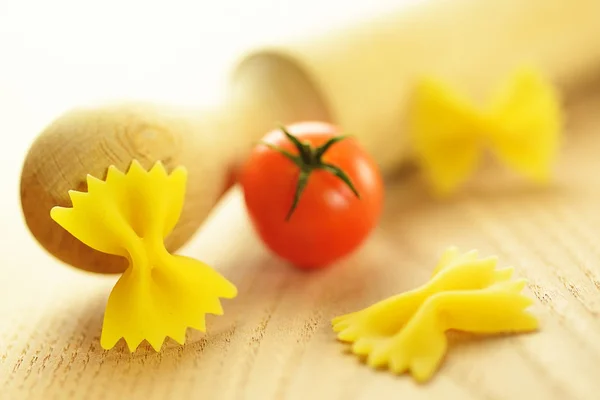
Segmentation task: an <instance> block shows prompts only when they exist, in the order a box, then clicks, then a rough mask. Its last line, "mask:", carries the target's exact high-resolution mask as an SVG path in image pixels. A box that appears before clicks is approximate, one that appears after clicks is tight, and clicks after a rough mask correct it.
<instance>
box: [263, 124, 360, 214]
mask: <svg viewBox="0 0 600 400" xmlns="http://www.w3.org/2000/svg"><path fill="white" fill-rule="evenodd" d="M280 129H281V130H282V132H283V133H284V134H285V136H286V137H287V138H288V139H289V140H290V142H292V144H293V145H294V146H295V147H296V149H297V150H298V155H294V154H292V153H290V152H288V151H287V150H285V149H282V148H281V147H279V146H276V145H273V144H271V143H266V142H264V141H263V142H262V143H263V144H264V145H266V146H267V147H269V148H270V149H272V150H274V151H277V152H278V153H280V154H282V155H283V156H285V157H286V158H287V159H289V160H290V161H291V162H293V163H294V164H295V165H296V166H297V167H298V168H299V169H300V172H299V175H298V183H297V184H296V191H295V193H294V199H293V202H292V206H291V207H290V210H289V211H288V213H287V215H286V218H285V219H286V221H289V220H290V218H291V217H292V214H293V213H294V211H295V210H296V208H297V206H298V203H299V202H300V198H301V196H302V193H303V191H304V189H305V188H306V185H307V184H308V179H309V177H310V175H311V173H312V172H313V171H314V170H318V169H320V170H323V171H327V172H329V173H330V174H332V175H334V176H336V177H337V178H339V179H341V180H342V181H343V182H344V183H345V184H346V186H348V188H350V190H351V191H352V193H354V195H355V196H356V197H357V198H359V199H360V193H358V190H356V187H355V186H354V184H353V183H352V180H351V179H350V177H349V176H348V175H347V174H346V173H345V172H344V171H343V170H342V169H341V168H339V167H337V166H335V165H332V164H329V163H326V162H323V160H322V158H323V156H324V155H325V153H326V152H327V150H329V149H330V148H331V146H333V145H334V144H336V143H337V142H339V141H341V140H344V139H345V138H347V137H348V136H347V135H340V136H335V137H332V138H331V139H329V140H328V141H327V142H325V143H324V144H322V145H321V146H319V147H313V146H311V144H310V143H308V142H305V143H303V142H301V141H300V140H299V139H298V138H297V137H296V136H294V135H292V134H291V133H290V132H289V131H288V130H287V129H286V128H285V127H284V126H282V125H280Z"/></svg>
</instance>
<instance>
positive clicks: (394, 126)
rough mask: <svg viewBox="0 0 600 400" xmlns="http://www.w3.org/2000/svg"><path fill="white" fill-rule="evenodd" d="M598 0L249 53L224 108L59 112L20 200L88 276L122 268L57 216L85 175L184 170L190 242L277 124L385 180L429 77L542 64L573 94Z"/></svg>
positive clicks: (115, 107) (450, 16) (40, 230)
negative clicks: (377, 169) (320, 140)
mask: <svg viewBox="0 0 600 400" xmlns="http://www.w3.org/2000/svg"><path fill="white" fill-rule="evenodd" d="M599 16H600V1H598V0H528V1H522V0H453V1H442V0H440V1H434V0H430V1H429V2H425V3H422V4H421V5H420V6H418V7H414V8H411V9H408V10H404V9H403V10H399V11H393V10H392V11H391V12H389V13H387V14H386V15H384V16H382V17H380V18H376V19H370V20H366V21H363V22H362V23H359V24H355V25H353V26H348V27H347V28H346V29H341V30H338V31H335V32H330V33H328V34H326V35H323V36H319V37H314V38H306V39H305V40H304V41H300V42H298V43H290V44H287V45H284V46H274V47H273V48H264V49H258V50H257V51H254V52H252V53H250V54H246V55H244V57H242V59H241V60H240V62H239V63H238V64H237V65H236V66H235V68H234V69H233V71H232V74H231V80H230V86H229V93H228V97H227V100H226V101H225V102H224V103H223V104H220V105H217V106H215V107H214V108H213V109H209V110H204V111H201V110H183V109H171V108H169V107H165V106H162V105H151V104H111V105H106V106H98V107H96V108H80V109H75V110H72V111H70V112H67V113H66V114H64V115H62V116H60V117H59V118H58V119H57V120H55V121H54V122H53V123H51V124H50V125H49V126H48V128H47V129H45V130H44V131H43V132H42V133H41V134H40V136H39V137H38V138H37V140H35V142H34V143H33V145H32V146H31V149H30V151H29V153H28V154H27V157H26V159H25V163H24V165H23V170H22V176H21V188H20V190H21V203H22V207H23V212H24V217H25V221H26V223H27V225H28V227H29V229H30V230H31V232H32V234H33V235H34V236H35V238H36V239H37V240H38V241H39V243H40V244H41V245H42V246H43V247H44V248H45V249H46V250H47V251H49V252H50V253H51V254H53V255H54V256H56V257H58V258H59V259H60V260H62V261H64V262H66V263H68V264H70V265H72V266H75V267H78V268H81V269H84V270H89V271H95V272H104V273H116V272H122V271H123V269H124V268H125V266H126V265H127V262H126V260H124V259H120V258H117V257H113V256H108V255H104V254H101V253H99V252H97V251H95V250H92V249H90V248H88V247H87V246H85V245H83V244H81V243H80V242H79V241H77V240H76V239H74V238H73V237H72V236H71V235H70V234H68V233H67V232H66V231H65V230H63V229H62V228H61V227H60V226H58V225H57V224H56V223H55V222H54V221H52V220H51V219H50V209H51V208H52V207H53V206H56V205H60V206H70V200H69V197H68V193H67V192H68V190H70V189H75V190H86V184H85V180H86V175H87V174H88V173H89V174H92V175H94V176H96V177H100V178H104V175H105V172H106V169H107V167H108V166H109V165H111V164H114V165H116V166H117V167H118V168H120V169H123V170H125V169H126V168H127V167H128V165H129V163H130V162H131V160H132V159H138V160H139V161H140V162H141V163H142V164H143V165H144V166H145V167H146V168H148V167H150V166H151V165H152V164H153V163H154V162H155V161H157V160H162V161H163V162H164V163H165V165H166V166H167V168H169V169H170V168H173V167H175V166H177V165H184V166H186V167H187V168H188V170H189V184H188V193H187V198H186V203H185V207H184V210H183V214H182V216H181V219H180V222H179V224H178V225H177V226H176V228H175V230H174V231H173V233H172V234H171V235H170V236H169V237H168V238H167V247H168V249H169V250H170V251H174V250H176V249H178V248H179V247H180V246H182V245H183V244H185V243H186V242H187V241H188V240H189V239H190V237H191V236H192V235H193V234H194V233H195V232H196V230H197V229H198V228H199V226H200V225H201V224H202V222H203V221H204V220H205V218H206V217H207V215H208V214H209V212H210V211H211V209H212V208H213V207H214V206H215V204H216V203H217V201H218V200H219V198H220V196H221V195H222V193H223V191H224V190H225V189H226V187H227V184H226V182H227V179H228V176H229V173H230V172H231V171H232V170H233V169H234V168H235V166H236V165H239V163H240V162H241V161H243V159H244V155H245V154H246V152H247V151H248V150H249V149H250V147H251V146H252V144H253V143H254V142H255V141H256V140H257V139H258V138H260V137H261V136H262V135H263V134H265V133H266V132H267V131H269V130H271V129H273V128H274V126H275V123H277V122H283V123H290V122H294V121H299V120H307V119H313V120H314V119H316V120H325V121H330V122H334V123H336V124H338V125H340V126H341V127H342V129H344V130H346V131H348V132H349V133H352V134H354V135H356V136H357V137H358V139H359V140H360V141H361V142H362V143H363V144H364V145H365V146H366V148H367V150H368V151H369V152H371V153H372V154H373V156H374V157H375V158H376V160H377V161H378V162H379V164H380V166H381V168H382V171H383V172H384V173H386V174H387V173H390V172H391V171H393V170H394V169H396V168H397V167H398V166H400V165H401V164H402V163H403V162H405V161H407V160H409V159H410V147H409V146H408V143H407V142H406V135H405V132H404V131H405V121H406V111H407V104H408V102H409V100H410V94H411V90H412V87H413V84H414V83H415V82H416V80H417V79H418V78H419V77H420V76H421V75H424V74H434V75H436V76H437V77H440V78H443V79H446V80H447V82H448V83H450V84H452V85H454V86H455V87H456V88H458V89H459V90H462V91H463V92H464V93H465V94H466V95H471V96H475V97H476V98H477V97H478V96H483V95H485V94H487V92H488V91H489V90H490V89H492V88H493V87H494V86H495V85H496V84H497V83H498V81H499V80H500V79H504V78H505V77H506V76H507V74H509V73H510V72H511V70H512V69H513V68H514V67H517V66H519V65H521V64H523V63H528V64H530V65H534V66H537V67H539V68H540V69H541V70H542V71H543V72H544V73H545V74H546V75H547V76H548V77H549V78H550V79H551V80H553V81H554V82H555V83H556V84H557V85H558V86H559V88H560V89H562V90H563V93H564V94H565V96H568V95H569V93H570V91H571V90H573V88H576V87H578V86H580V85H584V84H585V82H586V79H587V78H591V77H593V75H594V74H596V73H598V72H600V23H599V22H600V20H599V18H600V17H599Z"/></svg>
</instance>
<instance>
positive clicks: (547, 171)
mask: <svg viewBox="0 0 600 400" xmlns="http://www.w3.org/2000/svg"><path fill="white" fill-rule="evenodd" d="M562 120H563V116H562V110H561V107H560V101H559V96H558V92H557V91H556V90H555V88H554V87H553V86H552V84H551V83H550V82H548V81H546V80H545V79H544V77H543V76H542V75H541V73H539V72H538V71H536V70H534V69H529V68H522V69H519V70H517V71H516V72H515V73H514V74H513V75H512V76H511V77H510V79H508V80H507V81H506V82H504V83H503V84H502V85H501V86H500V87H499V88H498V90H497V91H496V92H495V93H494V95H493V96H492V98H491V100H490V102H489V105H486V106H482V107H477V106H476V105H475V104H473V103H472V102H471V101H469V99H467V98H465V97H463V96H462V95H461V93H459V91H458V90H456V89H454V88H451V87H449V86H447V85H446V84H445V83H444V82H442V81H438V80H435V79H433V78H426V79H423V80H422V81H420V82H419V84H418V85H417V87H416V89H415V92H414V94H413V98H412V104H411V112H410V127H409V133H410V137H411V142H412V145H413V149H414V152H415V156H416V159H417V162H418V163H419V164H420V166H421V167H422V168H423V171H424V173H425V174H426V176H427V178H428V180H429V182H430V183H431V185H432V188H433V190H434V192H435V193H436V194H438V195H448V194H450V193H453V192H455V191H456V190H457V189H458V188H459V186H460V185H461V184H463V183H464V182H465V181H466V180H467V179H468V177H469V175H470V174H471V173H473V172H474V170H475V169H476V168H477V166H478V165H479V161H480V159H481V156H482V154H483V151H484V150H486V149H489V150H491V152H492V153H494V154H495V155H496V157H497V158H498V159H499V160H500V161H502V162H503V163H504V164H506V165H507V166H509V167H510V168H512V169H513V170H515V171H516V172H518V173H521V174H522V175H524V176H526V177H527V178H529V179H531V180H533V181H535V182H538V183H542V182H546V181H548V180H549V177H550V175H551V169H552V165H553V162H554V160H555V158H556V156H557V154H558V150H559V144H560V130H561V128H562Z"/></svg>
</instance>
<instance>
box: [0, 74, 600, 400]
mask: <svg viewBox="0 0 600 400" xmlns="http://www.w3.org/2000/svg"><path fill="white" fill-rule="evenodd" d="M7 81H8V80H6V81H5V82H7ZM6 87H9V86H4V88H6ZM9 88H10V87H9ZM12 88H13V89H14V88H16V86H12ZM0 90H3V87H0ZM24 93H25V92H23V91H18V90H16V89H15V90H13V91H12V92H10V91H8V90H4V92H1V93H0V94H1V96H0V100H1V101H0V105H1V106H2V108H0V110H9V111H11V112H5V113H4V114H0V117H1V118H0V124H1V127H2V129H3V130H2V134H3V135H4V136H3V138H4V139H5V143H6V145H5V146H3V147H2V152H3V155H4V157H3V160H2V170H1V171H0V177H1V179H2V185H3V186H2V190H3V197H2V202H1V203H0V205H1V206H2V207H1V209H0V212H1V213H2V224H0V232H1V235H2V236H1V238H2V242H1V243H2V252H1V253H0V257H1V258H0V399H10V400H13V399H16V400H20V399H90V400H92V399H138V398H139V399H146V400H150V399H163V398H169V399H211V400H212V399H218V400H220V399H223V400H228V399H232V400H233V399H235V400H238V399H258V400H270V399H298V400H300V399H326V400H333V399H344V400H354V399H368V400H371V399H378V398H382V399H383V398H385V399H387V398H406V399H427V398H435V399H502V400H504V399H506V400H513V399H516V400H519V399H545V400H553V399H557V400H559V399H560V400H565V399H569V400H570V399H574V400H578V399H586V400H588V399H589V400H594V399H597V398H598V393H600V379H599V378H600V317H599V316H600V206H599V205H600V189H599V187H600V174H599V173H598V171H599V170H600V158H599V157H598V153H599V152H600V85H597V86H595V87H590V88H588V90H587V93H586V94H584V95H581V96H579V97H578V98H577V99H575V100H573V101H572V102H570V103H569V104H568V105H567V107H568V116H569V120H568V126H567V133H568V135H567V140H566V142H565V144H564V149H563V150H564V151H563V153H562V155H561V159H560V162H559V165H558V166H557V179H556V182H555V184H553V185H552V186H551V187H548V188H534V187H531V186H530V185H528V184H527V183H526V182H522V181H521V180H519V179H518V178H515V177H514V176H512V175H511V174H509V173H506V172H505V171H504V170H503V169H502V168H500V167H498V166H496V165H494V164H493V163H492V165H491V166H490V167H489V168H487V169H485V170H482V171H481V172H480V173H479V174H478V176H477V178H476V179H474V181H473V182H472V183H471V185H470V186H469V187H468V188H467V189H465V190H464V192H463V193H462V194H461V195H459V196H457V197H455V198H453V199H451V200H448V201H434V200H432V199H431V198H429V196H427V194H426V192H425V191H424V189H423V187H422V185H421V183H420V177H419V175H418V174H417V173H406V174H404V175H402V176H398V177H397V178H396V179H395V180H393V181H390V183H389V186H388V194H387V199H386V212H385V215H384V218H383V220H382V224H381V226H380V227H379V229H378V230H377V232H375V234H374V235H373V236H372V238H371V239H370V240H369V242H368V243H367V244H366V245H365V246H364V247H363V248H362V249H361V250H360V251H359V252H358V253H357V254H356V255H355V256H353V257H352V258H351V259H348V260H346V261H344V262H342V263H340V264H339V265H337V266H335V267H334V268H331V269H328V270H324V271H321V272H318V273H312V274H306V273H301V272H299V271H296V270H294V269H292V268H290V267H288V266H286V265H285V264H283V263H280V262H278V261H277V260H275V259H273V257H271V256H270V255H269V254H268V253H267V252H266V251H265V250H264V249H263V247H262V246H261V244H260V243H259V242H257V241H256V239H255V238H254V236H253V235H252V232H251V229H250V227H249V225H248V221H247V219H246V216H245V214H244V210H243V207H242V203H241V201H240V197H239V192H238V191H237V190H233V191H232V192H231V193H229V195H228V197H227V198H226V199H225V200H224V201H223V202H222V203H221V204H220V206H219V208H218V209H217V210H215V213H214V214H213V216H212V217H211V219H210V220H209V221H208V222H207V224H206V225H205V226H204V228H203V229H202V231H201V232H199V234H198V236H197V237H196V238H195V239H194V241H193V242H192V243H191V244H190V246H188V247H187V248H186V249H185V250H184V253H186V254H188V255H193V256H195V257H198V258H201V259H203V260H205V261H208V262H209V263H211V264H212V265H214V266H215V267H216V268H218V269H219V270H220V271H222V272H223V273H224V274H225V275H227V276H228V277H229V278H230V279H232V280H233V281H234V282H235V283H236V284H237V285H238V287H239V296H238V298H237V299H235V300H232V301H225V302H224V306H225V315H224V316H221V317H209V318H208V327H209V332H208V333H207V334H201V333H198V332H190V333H189V334H188V344H187V345H185V346H183V347H181V346H178V345H177V344H175V343H173V342H168V343H167V344H166V345H165V349H164V350H163V352H161V353H155V352H154V351H153V350H151V348H150V347H149V346H142V347H141V348H140V350H139V351H138V352H137V353H134V354H129V353H128V352H127V350H126V349H125V347H124V346H123V345H119V346H118V347H117V348H116V349H114V350H112V351H109V352H105V351H103V350H101V349H100V347H99V343H98V341H99V334H100V329H101V321H102V312H103V308H104V304H105V302H106V299H107V296H108V293H109V290H110V288H111V287H112V285H113V284H114V282H115V279H116V277H99V276H95V275H91V274H85V273H82V272H79V271H76V270H73V269H71V268H69V267H67V266H64V265H61V264H59V263H57V262H55V261H54V260H53V259H52V258H50V256H48V255H47V254H45V253H44V252H43V251H42V250H41V249H40V248H39V247H38V246H37V245H36V243H35V242H34V241H33V239H32V238H31V237H30V236H29V235H28V233H27V231H26V230H25V227H24V225H23V224H22V222H21V216H20V214H19V209H18V198H17V194H18V190H17V181H18V173H19V167H20V165H19V163H20V159H21V157H22V155H23V154H24V150H25V148H26V145H27V143H28V141H29V140H30V139H31V136H30V137H27V136H26V135H25V134H24V132H34V131H35V129H36V128H39V127H40V126H41V125H42V122H43V117H44V116H47V115H45V114H43V113H42V112H41V111H40V112H39V113H38V112H37V111H35V110H37V109H36V108H35V107H31V106H28V104H29V103H28V96H27V95H26V93H25V94H24ZM32 93H33V92H32ZM71 100H73V99H71ZM63 101H64V102H65V104H66V103H68V101H70V100H69V99H63ZM15 104H17V105H18V107H17V106H16V105H15ZM40 104H46V103H40ZM50 110H52V109H51V107H50ZM45 112H49V111H45ZM38 125H39V126H38ZM11 132H14V133H12V134H11ZM11 140H12V141H11ZM448 245H458V246H460V247H461V248H462V249H465V250H468V249H473V248H476V249H479V250H480V251H481V253H482V255H489V254H496V255H498V256H499V257H500V264H502V265H505V266H508V265H512V266H514V267H515V268H516V270H517V273H518V274H519V275H520V276H523V277H525V278H527V279H529V286H528V288H527V292H528V293H529V294H530V295H531V296H533V297H534V298H535V299H536V304H535V306H534V308H535V312H536V314H537V315H538V316H539V318H540V320H541V330H540V332H538V333H534V334H528V335H520V336H506V337H497V338H487V339H482V338H479V339H474V338H470V337H468V336H467V335H453V336H452V337H451V339H452V345H451V347H450V351H449V353H448V357H447V358H446V360H445V362H444V364H443V366H442V368H441V370H440V372H439V374H438V375H436V376H435V378H434V379H433V380H432V381H431V382H430V383H429V384H427V385H417V384H415V383H414V382H413V381H412V380H411V379H410V378H409V377H406V376H403V377H394V376H392V375H391V374H389V373H386V372H385V371H372V370H370V369H368V368H367V367H366V366H364V365H362V364H361V363H360V362H359V361H358V360H357V359H355V358H354V357H353V356H351V355H348V354H347V352H346V347H345V346H344V345H343V344H341V343H338V342H337V341H336V340H335V334H334V333H333V332H332V330H331V328H330V319H331V318H332V317H333V316H336V315H338V314H340V313H344V312H347V311H352V310H355V309H358V308H362V307H364V306H367V305H369V304H371V303H372V302H375V301H377V300H380V299H382V298H384V297H385V296H388V295H391V294H395V293H397V292H399V291H403V290H407V289H410V288H413V287H414V286H416V285H419V284H421V283H423V282H424V281H425V280H426V279H427V278H428V276H429V273H430V271H431V269H432V268H433V266H434V265H435V262H436V260H437V257H438V256H439V255H440V254H441V252H442V251H443V250H444V249H445V248H446V246H448Z"/></svg>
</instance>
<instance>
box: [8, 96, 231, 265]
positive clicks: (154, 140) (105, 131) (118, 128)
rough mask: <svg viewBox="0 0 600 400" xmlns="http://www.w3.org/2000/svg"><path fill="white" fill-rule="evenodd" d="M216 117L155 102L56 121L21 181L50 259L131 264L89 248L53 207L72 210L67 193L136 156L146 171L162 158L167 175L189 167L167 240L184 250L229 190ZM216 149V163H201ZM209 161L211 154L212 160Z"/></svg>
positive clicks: (30, 222) (28, 212) (27, 213)
mask: <svg viewBox="0 0 600 400" xmlns="http://www.w3.org/2000/svg"><path fill="white" fill-rule="evenodd" d="M220 128H221V125H220V124H219V121H218V120H217V119H215V115H212V114H211V115H198V111H197V110H195V112H188V111H186V110H181V109H177V110H172V109H169V108H168V107H165V106H159V105H153V104H142V103H136V104H131V103H130V104H114V105H107V106H99V107H95V108H78V109H74V110H71V111H68V112H66V113H65V114H63V115H62V116H60V117H59V118H58V119H56V120H55V121H54V122H53V123H51V124H50V125H49V126H48V127H47V128H46V129H45V130H44V131H43V132H42V133H41V135H40V136H39V137H38V138H37V140H35V141H34V143H33V144H32V146H31V148H30V150H29V152H28V154H27V157H26V159H25V162H24V165H23V170H22V175H21V184H20V194H21V205H22V209H23V214H24V218H25V221H26V224H27V226H28V228H29V230H30V231H31V233H32V234H33V235H34V236H35V238H36V239H37V241H38V242H39V243H40V244H41V245H42V246H43V247H44V248H45V249H46V250H47V251H48V252H50V253H51V254H53V255H54V256H56V257H57V258H58V259H60V260H61V261H63V262H65V263H67V264H70V265H72V266H74V267H77V268H80V269H83V270H87V271H93V272H101V273H119V272H123V271H124V269H125V268H126V267H127V265H128V263H127V260H126V259H124V258H121V257H117V256H111V255H107V254H104V253H100V252H98V251H96V250H93V249H91V248H89V247H88V246H86V245H84V244H83V243H81V242H80V241H78V240H77V239H75V238H74V237H73V236H71V235H70V234H69V233H68V232H67V231H66V230H64V229H63V228H62V227H61V226H59V225H58V224H57V223H55V222H54V221H53V220H52V219H51V218H50V210H51V209H52V207H54V206H63V207H71V200H70V198H69V190H76V191H84V192H85V191H87V183H86V178H87V175H88V174H90V175H92V176H94V177H96V178H99V179H105V177H106V172H107V169H108V167H109V166H110V165H115V166H116V167H117V168H118V169H120V170H121V171H126V170H127V169H128V168H129V165H130V164H131V161H132V160H133V159H135V160H138V161H139V162H140V163H141V164H142V166H143V167H144V168H150V167H151V166H152V165H153V164H154V163H155V162H156V161H162V163H163V164H164V165H165V167H166V169H167V170H168V171H171V170H172V169H173V168H175V167H177V166H179V165H184V166H185V167H186V168H187V169H188V174H189V181H188V188H187V192H186V197H187V198H186V203H185V205H184V209H183V212H182V218H181V219H180V222H179V224H178V225H177V226H176V227H175V229H174V230H173V232H172V233H171V234H170V235H169V236H168V237H167V239H166V246H167V248H168V249H169V250H170V251H172V250H175V249H177V248H179V247H180V246H181V245H183V244H184V243H185V242H186V241H187V240H188V239H189V238H190V236H191V235H193V233H194V232H195V231H196V230H197V229H198V226H199V225H200V223H201V221H202V220H203V219H204V218H205V216H206V214H207V213H208V211H209V210H210V209H211V208H212V206H213V205H214V204H215V203H216V201H217V199H218V197H219V195H220V193H222V192H223V185H224V184H225V182H224V180H225V177H226V173H225V172H224V171H225V170H226V165H225V163H226V162H227V160H228V157H230V156H231V154H229V153H225V154H220V155H221V157H217V156H216V154H219V153H220V152H226V151H227V147H226V143H225V142H224V140H222V139H220V136H219V135H218V132H219V130H220ZM209 148H210V149H211V153H214V154H215V155H212V154H211V155H210V156H211V159H210V162H208V161H203V159H202V157H198V156H199V155H202V152H203V150H204V149H209ZM207 157H208V155H207Z"/></svg>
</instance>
